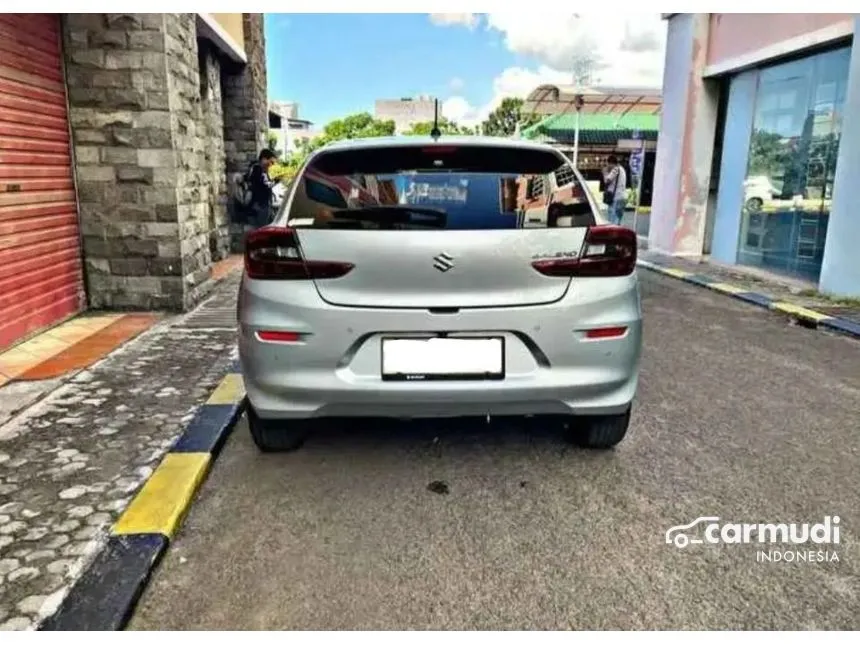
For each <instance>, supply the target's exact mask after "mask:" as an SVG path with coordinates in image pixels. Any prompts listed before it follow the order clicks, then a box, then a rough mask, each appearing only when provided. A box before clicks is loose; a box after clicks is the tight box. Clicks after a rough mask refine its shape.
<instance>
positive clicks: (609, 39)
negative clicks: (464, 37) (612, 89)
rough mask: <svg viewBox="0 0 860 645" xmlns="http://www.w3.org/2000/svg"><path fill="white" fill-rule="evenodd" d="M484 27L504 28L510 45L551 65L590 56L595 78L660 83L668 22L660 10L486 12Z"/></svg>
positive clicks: (569, 65) (599, 81) (557, 67)
mask: <svg viewBox="0 0 860 645" xmlns="http://www.w3.org/2000/svg"><path fill="white" fill-rule="evenodd" d="M487 28H488V29H490V30H495V31H498V32H499V33H500V34H502V36H503V38H504V42H505V46H506V47H507V48H508V49H509V50H510V51H512V52H514V53H516V54H520V55H524V56H530V57H533V58H535V59H536V60H537V61H538V62H539V63H540V64H543V65H546V66H548V67H550V68H552V69H555V70H571V71H572V69H573V67H574V62H575V61H576V60H582V59H584V58H590V59H592V68H593V84H600V85H616V86H633V87H638V86H647V87H659V86H660V84H661V83H662V80H663V59H664V55H665V54H664V52H665V48H666V24H665V21H663V20H662V19H661V18H660V14H658V13H641V14H636V13H629V14H624V15H623V18H621V19H618V18H615V17H612V16H608V15H606V14H559V15H553V16H548V15H547V14H546V13H545V12H532V13H529V12H520V13H490V14H487ZM571 80H572V79H571ZM568 82H570V81H568Z"/></svg>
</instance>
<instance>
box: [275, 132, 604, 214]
mask: <svg viewBox="0 0 860 645" xmlns="http://www.w3.org/2000/svg"><path fill="white" fill-rule="evenodd" d="M585 191H586V189H585V188H584V187H583V186H582V184H581V183H580V182H579V180H578V179H577V176H576V174H575V173H574V171H573V169H572V168H571V166H570V165H569V163H568V162H567V161H566V160H565V159H564V158H563V157H561V156H560V155H559V154H557V153H555V152H554V151H544V150H533V149H519V148H516V147H510V148H508V147H500V146H459V147H457V146H451V147H446V146H444V145H432V146H425V147H421V146H414V147H413V146H396V147H391V148H372V149H364V150H349V151H332V152H327V153H322V154H320V155H318V156H317V157H316V158H315V159H314V162H313V163H312V164H311V165H309V166H308V167H307V168H306V169H305V171H304V172H303V174H302V175H301V176H300V177H299V178H298V180H297V182H296V192H295V194H294V195H293V198H292V200H290V202H289V203H288V204H285V205H284V208H285V212H284V213H283V214H282V217H286V223H287V225H288V226H292V227H299V228H301V227H312V228H340V229H357V230H380V229H383V230H419V229H425V230H434V229H454V230H481V229H505V228H558V227H579V226H592V225H594V224H595V223H596V222H595V218H594V214H593V212H592V208H591V205H590V203H589V200H588V198H587V195H586V192H585Z"/></svg>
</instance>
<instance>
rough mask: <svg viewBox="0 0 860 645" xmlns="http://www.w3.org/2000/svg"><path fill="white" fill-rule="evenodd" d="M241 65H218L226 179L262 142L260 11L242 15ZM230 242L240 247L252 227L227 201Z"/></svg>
mask: <svg viewBox="0 0 860 645" xmlns="http://www.w3.org/2000/svg"><path fill="white" fill-rule="evenodd" d="M243 22H244V32H245V54H246V56H247V63H246V64H245V65H237V64H227V63H226V62H225V64H224V65H223V66H222V74H221V81H222V85H221V92H222V98H223V104H224V152H225V157H226V164H227V175H228V178H230V179H232V178H233V177H234V176H235V175H237V174H239V173H243V172H245V171H246V170H247V169H248V166H249V164H251V163H252V162H253V161H254V160H255V159H256V158H257V155H258V154H259V152H260V150H261V149H262V148H264V147H265V145H266V135H267V134H268V131H269V105H268V94H267V89H266V82H267V81H266V44H265V34H264V29H263V14H259V13H246V14H245V15H244V21H243ZM230 207H231V208H230V221H231V224H230V244H231V249H232V250H233V251H234V252H239V251H241V250H242V239H243V238H244V235H245V233H246V232H247V231H248V230H249V229H250V228H252V227H250V226H248V225H246V224H244V223H243V214H242V213H240V212H237V210H236V209H235V208H234V207H235V204H233V203H231V204H230Z"/></svg>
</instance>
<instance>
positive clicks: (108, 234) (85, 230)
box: [0, 14, 267, 348]
mask: <svg viewBox="0 0 860 645" xmlns="http://www.w3.org/2000/svg"><path fill="white" fill-rule="evenodd" d="M266 131H267V110H266V66H265V43H264V37H263V16H262V14H2V15H0V348H4V347H8V346H10V345H12V344H15V343H16V342H18V341H20V340H22V339H23V338H25V337H27V336H29V335H32V334H33V333H35V332H37V331H39V330H40V329H42V328H45V327H47V326H50V325H53V324H56V323H58V322H60V321H61V320H63V319H65V318H68V317H70V316H72V315H74V314H76V313H78V312H80V311H82V310H83V309H86V308H95V309H99V308H113V309H144V310H145V309H168V310H170V309H173V310H184V309H187V308H189V307H191V306H193V305H194V304H195V303H196V302H198V301H199V300H200V299H201V298H202V297H203V295H204V294H205V293H206V292H207V290H208V289H209V288H210V286H211V284H212V281H211V279H210V273H211V267H212V264H213V263H214V262H215V261H217V260H220V259H222V258H224V257H226V256H227V255H228V254H229V253H230V250H231V222H230V220H229V218H228V213H227V203H226V186H227V176H228V173H231V172H235V171H240V170H243V169H244V168H245V167H247V163H248V161H249V160H250V159H252V158H253V157H254V155H255V154H256V152H257V151H258V150H259V148H260V147H261V146H262V145H263V144H264V142H265V135H266Z"/></svg>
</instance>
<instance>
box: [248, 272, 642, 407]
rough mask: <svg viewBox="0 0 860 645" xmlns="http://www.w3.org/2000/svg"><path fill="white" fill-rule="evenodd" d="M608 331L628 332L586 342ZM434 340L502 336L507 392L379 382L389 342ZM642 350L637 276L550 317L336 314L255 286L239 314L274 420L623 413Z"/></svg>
mask: <svg viewBox="0 0 860 645" xmlns="http://www.w3.org/2000/svg"><path fill="white" fill-rule="evenodd" d="M286 294H288V296H287V295H286ZM285 300H288V302H285ZM610 326H624V327H626V328H627V331H626V333H625V334H624V336H622V337H618V338H607V339H601V340H592V339H588V338H586V336H585V332H584V330H586V329H594V328H599V327H610ZM261 330H281V331H287V330H288V331H296V332H299V333H302V334H304V336H303V337H302V340H301V342H297V343H273V342H267V341H262V340H260V339H259V337H258V335H257V332H259V331H261ZM434 332H448V333H452V334H453V335H482V334H493V335H501V336H504V338H505V364H506V375H505V378H504V380H500V381H417V382H416V381H407V382H402V381H383V380H382V378H381V360H380V358H381V344H380V343H381V338H382V337H383V336H391V335H394V336H398V335H403V334H405V335H410V334H416V333H417V334H423V333H431V334H432V333H434ZM641 345H642V323H641V310H640V302H639V289H638V282H637V279H636V276H635V274H634V275H632V276H629V277H627V278H621V279H611V280H606V279H583V280H578V281H577V282H576V284H575V285H574V286H573V287H572V288H571V289H570V291H569V293H568V294H567V295H566V296H565V298H563V299H562V300H561V301H559V302H556V303H552V304H548V305H542V306H535V307H510V308H497V309H489V308H488V309H473V310H469V309H464V310H461V311H460V312H459V313H457V314H454V315H435V314H432V313H430V312H429V311H426V310H418V309H414V310H392V309H370V308H349V307H334V306H331V305H328V304H326V303H324V302H322V301H321V299H320V298H319V296H318V295H317V294H316V292H315V290H314V289H313V286H312V285H311V284H307V283H298V282H294V283H292V284H287V285H285V284H284V283H277V282H260V281H252V280H247V279H246V280H244V281H243V286H242V290H241V295H240V303H239V354H240V359H241V362H242V371H243V375H244V378H245V388H246V391H247V394H248V399H249V402H250V404H251V405H252V406H253V407H254V409H255V411H256V412H257V414H258V415H259V416H260V417H262V418H270V419H272V418H285V419H287V418H294V419H301V418H311V417H326V416H337V417H345V416H374V417H376V416H391V417H416V418H420V417H454V416H472V415H485V414H489V415H522V414H616V413H622V412H624V411H625V410H626V409H627V408H628V407H629V406H630V404H631V402H632V400H633V398H634V396H635V394H636V388H637V384H638V372H639V359H640V353H641Z"/></svg>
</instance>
